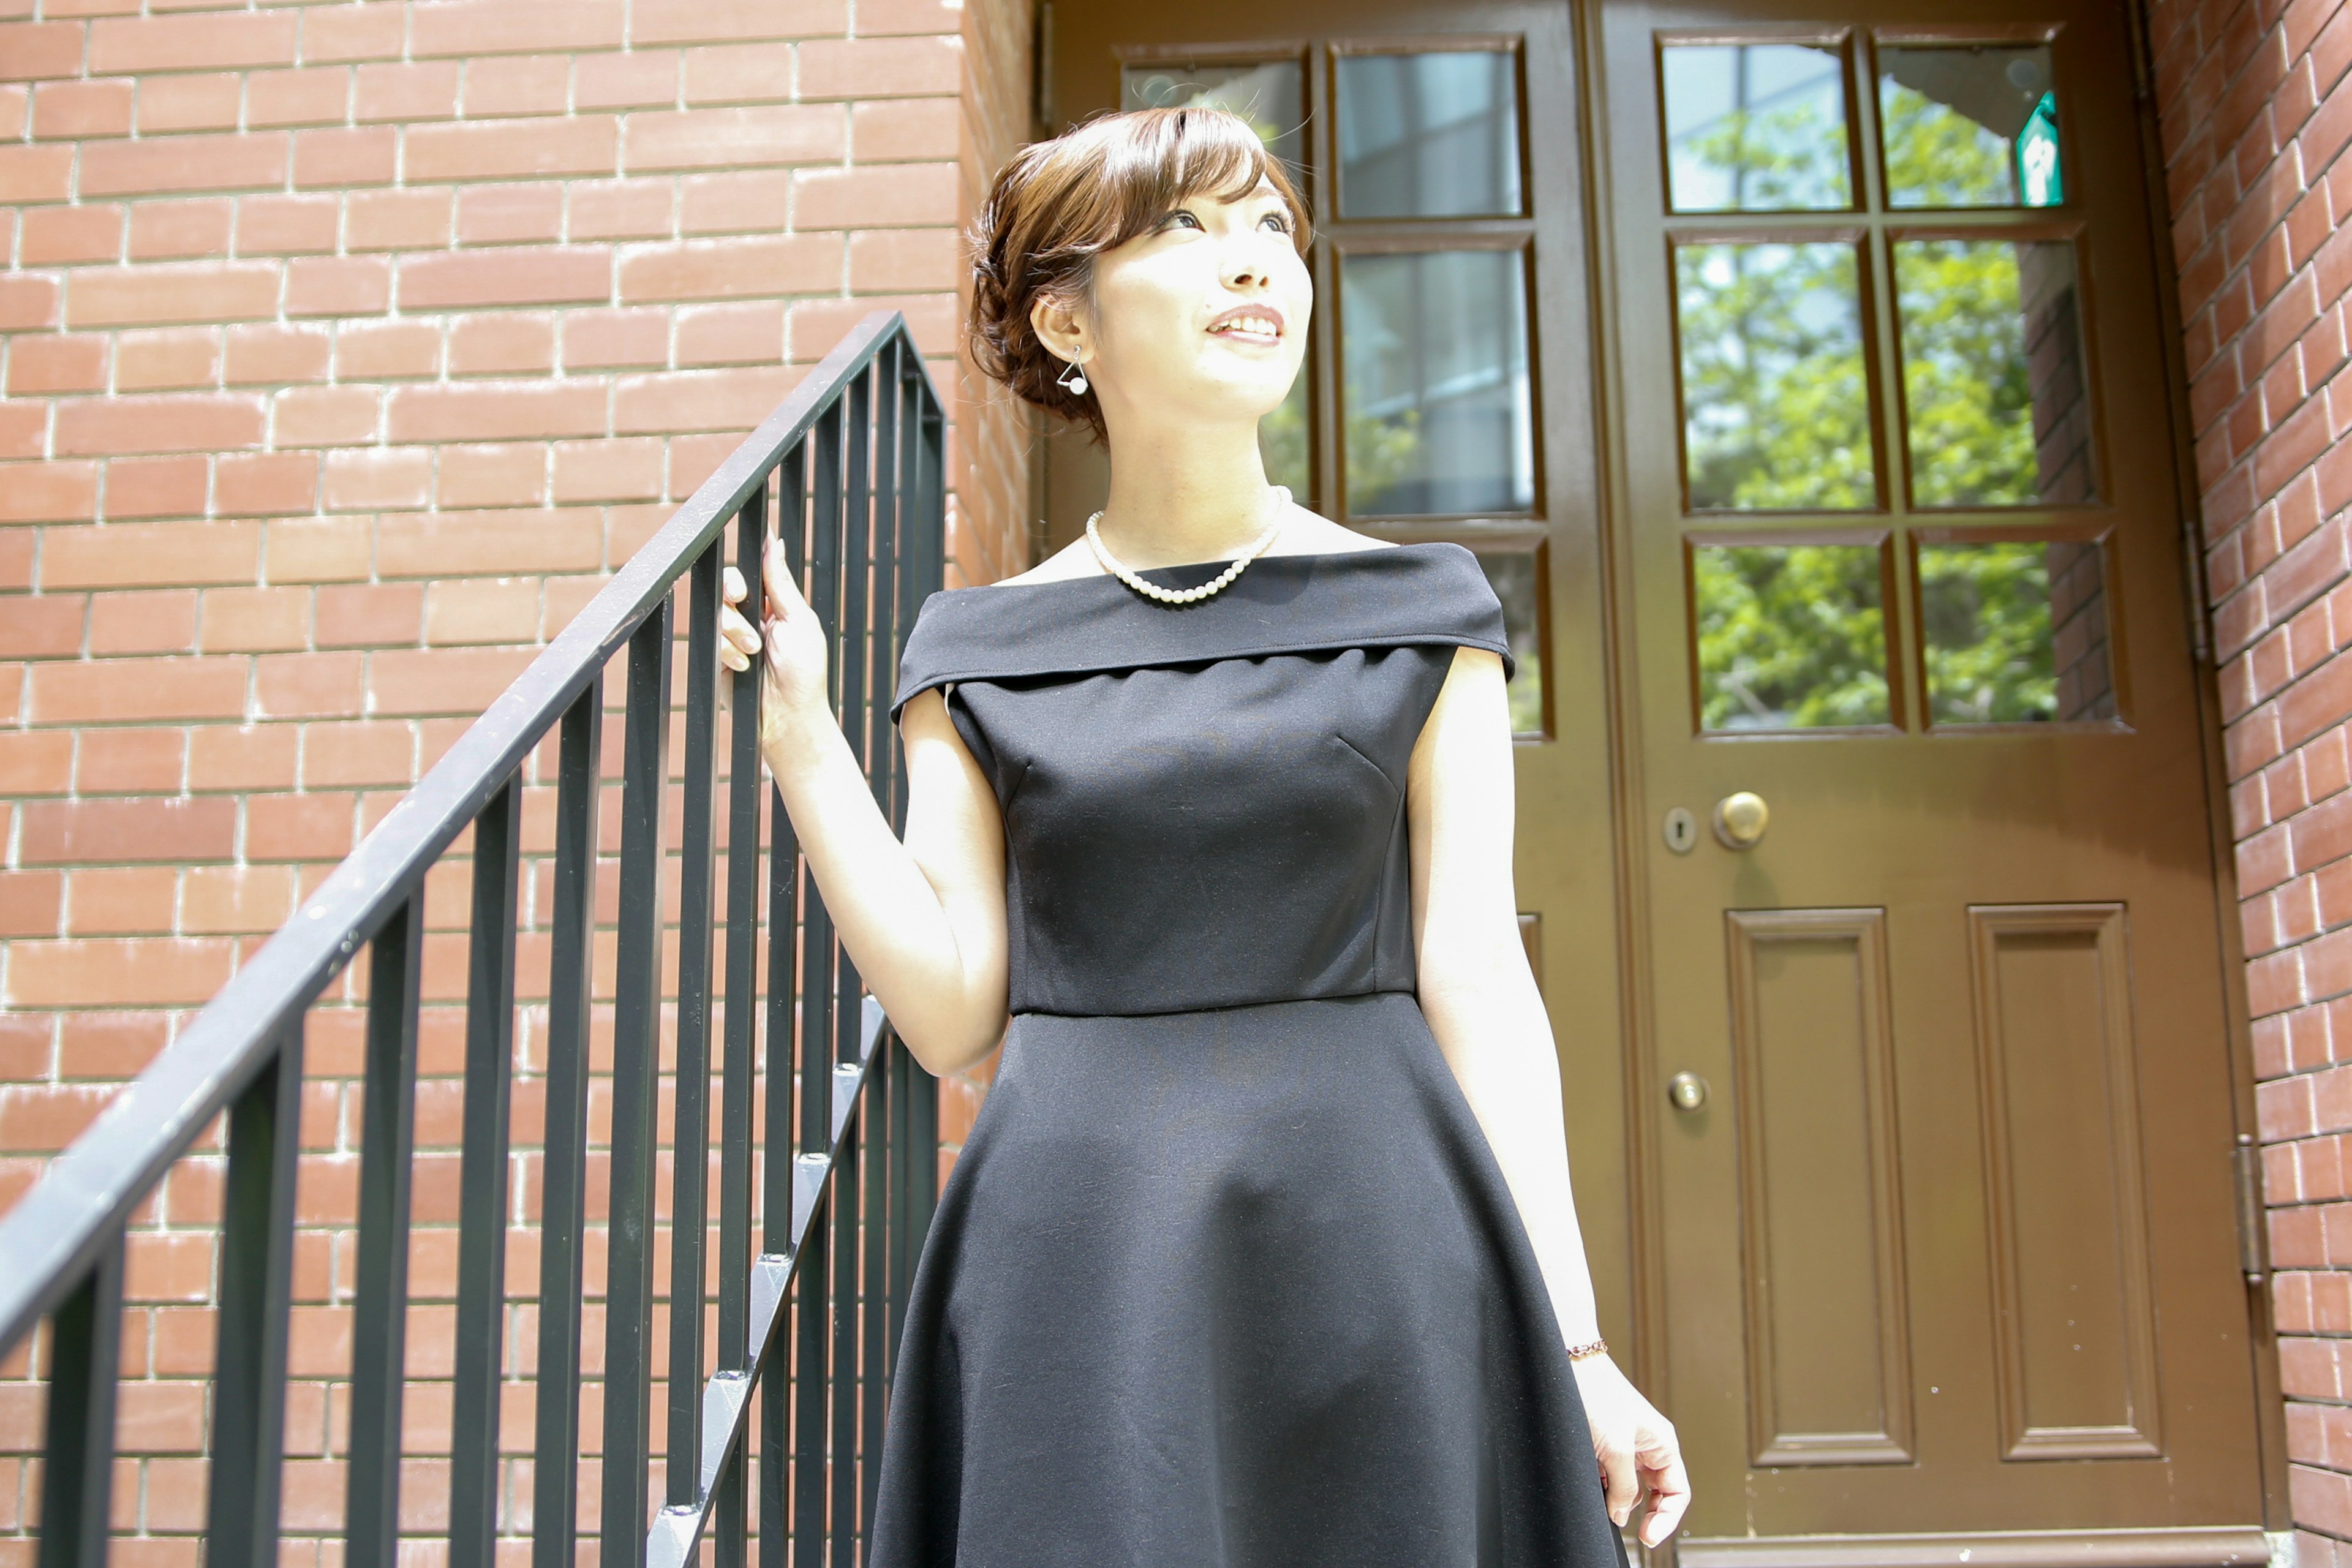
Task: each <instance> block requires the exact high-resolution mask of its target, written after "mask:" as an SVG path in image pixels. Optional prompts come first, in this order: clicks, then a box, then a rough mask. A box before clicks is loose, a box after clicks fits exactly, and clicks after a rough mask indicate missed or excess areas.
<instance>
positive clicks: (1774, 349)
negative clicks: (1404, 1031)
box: [1595, 0, 2263, 1563]
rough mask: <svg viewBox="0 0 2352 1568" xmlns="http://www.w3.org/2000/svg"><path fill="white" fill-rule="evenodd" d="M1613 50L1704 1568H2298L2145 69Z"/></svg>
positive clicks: (1670, 1115)
mask: <svg viewBox="0 0 2352 1568" xmlns="http://www.w3.org/2000/svg"><path fill="white" fill-rule="evenodd" d="M1595 37H1597V39H1598V41H1599V46H1600V48H1601V54H1602V59H1603V75H1602V89H1603V92H1604V94H1605V98H1606V102H1607V109H1606V123H1607V125H1608V128H1609V146H1608V148H1607V150H1606V154H1605V156H1606V161H1607V167H1608V170H1609V174H1610V181H1609V186H1610V189H1611V192H1612V206H1611V212H1610V223H1609V235H1608V240H1607V243H1608V245H1609V246H1610V247H1611V255H1612V268H1611V276H1612V282H1613V285H1614V289H1615V295H1616V297H1615V300H1614V311H1613V321H1614V325H1615V327H1616V330H1617V331H1618V332H1619V333H1620V334H1622V337H1621V342H1620V347H1619V352H1618V353H1616V354H1615V355H1614V356H1613V360H1612V363H1613V364H1614V365H1615V366H1616V367H1617V373H1618V384H1617V389H1616V390H1617V394H1618V395H1617V399H1616V404H1617V406H1618V407H1619V408H1620V409H1621V410H1622V417H1621V418H1620V419H1619V420H1618V421H1616V422H1614V423H1613V424H1612V426H1611V428H1610V431H1609V438H1610V439H1611V441H1612V445H1613V446H1614V447H1615V449H1616V450H1617V452H1618V453H1619V454H1620V456H1621V457H1622V476H1623V486H1624V491H1623V493H1624V496H1625V501H1626V505H1625V514H1624V516H1623V517H1622V519H1621V520H1620V526H1619V527H1618V529H1617V530H1616V531H1615V532H1614V534H1613V537H1614V538H1615V539H1617V540H1619V541H1621V542H1622V557H1621V559H1622V568H1621V576H1620V578H1619V582H1620V585H1621V592H1622V595H1623V598H1622V602H1623V603H1624V604H1625V605H1626V606H1627V615H1626V620H1625V635H1626V641H1625V643H1624V644H1623V645H1622V646H1623V647H1625V649H1626V668H1627V670H1628V684H1627V688H1626V693H1627V700H1628V702H1629V704H1630V708H1631V715H1630V716H1631V720H1632V726H1631V728H1632V732H1633V734H1634V735H1636V736H1637V737H1638V740H1637V742H1636V746H1637V751H1638V763H1639V770H1638V771H1639V774H1640V778H1641V784H1640V789H1639V792H1638V795H1637V797H1636V800H1637V808H1636V809H1637V811H1638V819H1646V824H1647V825H1648V826H1649V831H1645V832H1644V833H1643V834H1642V835H1641V836H1640V840H1639V842H1638V843H1637V844H1635V845H1633V846H1631V847H1630V848H1631V851H1632V853H1633V857H1634V858H1635V859H1636V861H1637V862H1638V863H1639V864H1640V865H1641V867H1642V868H1643V870H1642V874H1641V877H1640V880H1639V886H1640V888H1641V889H1642V893H1643V899H1644V901H1645V913H1644V916H1643V919H1644V923H1645V928H1646V929H1645V931H1644V937H1645V941H1644V946H1645V947H1646V949H1647V951H1648V952H1649V953H1650V954H1651V956H1652V960H1653V974H1652V976H1651V979H1650V982H1649V987H1650V989H1649V993H1648V1003H1649V1016H1650V1017H1651V1019H1652V1021H1653V1031H1654V1032H1653V1037H1652V1042H1651V1052H1650V1060H1651V1061H1652V1062H1653V1064H1654V1071H1655V1077H1656V1079H1657V1080H1658V1081H1656V1082H1655V1083H1654V1084H1652V1085H1650V1086H1649V1087H1648V1089H1647V1092H1646V1094H1645V1095H1644V1097H1643V1098H1644V1100H1646V1104H1645V1105H1644V1107H1643V1111H1642V1112H1641V1114H1643V1116H1644V1117H1646V1118H1648V1119H1650V1131H1649V1135H1650V1137H1651V1138H1652V1139H1653V1140H1654V1143H1653V1145H1652V1146H1653V1147H1654V1150H1655V1153H1656V1159H1655V1167H1654V1169H1655V1174H1656V1178H1657V1184H1658V1185H1657V1199H1656V1205H1655V1210H1654V1212H1656V1213H1657V1214H1658V1215H1659V1216H1660V1222H1661V1223H1660V1232H1659V1237H1658V1240H1659V1249H1658V1253H1657V1258H1658V1264H1657V1267H1656V1269H1655V1272H1654V1275H1653V1276H1652V1279H1653V1281H1654V1284H1655V1285H1656V1287H1657V1288H1658V1289H1659V1292H1660V1297H1661V1300H1662V1306H1661V1309H1660V1310H1659V1311H1658V1313H1657V1314H1656V1318H1655V1319H1654V1320H1653V1321H1662V1322H1663V1326H1664V1355H1663V1358H1662V1362H1663V1367H1664V1373H1665V1376H1664V1404H1665V1407H1666V1408H1667V1410H1668V1413H1669V1414H1670V1415H1672V1416H1673V1417H1674V1419H1675V1424H1676V1426H1677V1428H1678V1430H1679V1431H1680V1433H1681V1435H1682V1437H1683V1440H1684V1444H1685V1453H1686V1455H1687V1457H1688V1458H1689V1459H1690V1461H1691V1464H1692V1468H1693V1479H1694V1487H1695V1494H1696V1495H1695V1500H1694V1504H1693V1508H1692V1511H1691V1514H1690V1516H1689V1520H1688V1522H1687V1524H1686V1526H1685V1536H1686V1537H1687V1539H1686V1541H1685V1543H1684V1544H1683V1546H1682V1549H1681V1550H1682V1552H1683V1554H1684V1555H1685V1556H1686V1557H1688V1558H1690V1559H1692V1560H1693V1561H1694V1562H1696V1563H1714V1562H1716V1561H1717V1560H1721V1561H1723V1562H1726V1563H1728V1562H1730V1561H1731V1560H1733V1559H1735V1558H1738V1559H1743V1560H1750V1561H1754V1562H1757V1563H1762V1562H1767V1561H1771V1562H1790V1563H1796V1562H1812V1561H1821V1562H1828V1561H1833V1560H1835V1559H1837V1558H1838V1557H1839V1556H1840V1555H1841V1553H1842V1552H1844V1551H1845V1548H1843V1547H1841V1546H1840V1545H1839V1544H1838V1541H1839V1539H1840V1538H1866V1537H1870V1536H1874V1535H1894V1534H1901V1535H1904V1536H1906V1538H1909V1540H1910V1544H1909V1545H1908V1546H1906V1548H1904V1550H1905V1551H1906V1552H1917V1553H1920V1554H1922V1556H1921V1558H1920V1560H1923V1561H1925V1560H1934V1561H1950V1562H1959V1561H1981V1560H1984V1559H1985V1558H1987V1557H1989V1556H1990V1555H1997V1554H1998V1553H1999V1552H2026V1553H2027V1554H2028V1556H2029V1558H2030V1557H2031V1556H2032V1554H2033V1553H2034V1552H2039V1553H2040V1554H2041V1555H2042V1557H2043V1558H2048V1557H2051V1556H2053V1555H2054V1554H2057V1553H2060V1552H2064V1551H2092V1550H2095V1545H2094V1543H2095V1542H2099V1541H2105V1542H2109V1543H2110V1544H2111V1545H2113V1546H2114V1547H2115V1549H2116V1550H2122V1551H2131V1550H2137V1551H2151V1550H2163V1551H2167V1552H2180V1553H2182V1554H2183V1560H2184V1561H2196V1560H2201V1559H2203V1558H2207V1557H2210V1559H2211V1560H2214V1561H2221V1560H2223V1559H2225V1558H2227V1557H2228V1556H2229V1555H2231V1553H2242V1552H2250V1551H2253V1550H2256V1549H2258V1547H2259V1543H2260V1539H2261V1538H2260V1537H2259V1535H2257V1534H2255V1533H2253V1531H2254V1530H2255V1528H2256V1527H2257V1526H2258V1523H2259V1521H2260V1520H2261V1518H2262V1513H2263V1509H2262V1501H2263V1499H2262V1487H2261V1475H2260V1441H2259V1436H2258V1433H2257V1428H2256V1420H2255V1405H2254V1394H2255V1386H2256V1385H2255V1381H2254V1368H2253V1364H2252V1352H2251V1345H2250V1334H2249V1325H2250V1315H2249V1311H2250V1303H2249V1300H2248V1297H2247V1293H2246V1289H2245V1286H2244V1283H2243V1279H2242V1275H2241V1273H2240V1271H2239V1265H2238V1237H2237V1235H2236V1231H2235V1226H2234V1223H2233V1219H2232V1213H2231V1154H2232V1150H2233V1147H2234V1141H2235V1127H2236V1122H2235V1112H2234V1109H2233V1101H2232V1092H2233V1087H2234V1086H2233V1082H2232V1077H2231V1071H2232V1069H2231V1057H2230V1051H2229V1038H2230V1037H2229V1028H2228V1019H2227V1016H2226V1015H2225V1012H2224V1005H2225V1000H2224V994H2223V991H2222V986H2221V961H2222V953H2223V951H2224V949H2223V945H2222V938H2221V929H2220V925H2219V920H2220V904H2219V900H2217V897H2216V878H2217V868H2216V867H2215V865H2214V863H2213V860H2212V858H2211V852H2210V842H2211V841H2210V833H2209V822H2210V817H2209V807H2208V803H2207V800H2206V798H2205V795H2204V789H2205V774H2204V766H2203V761H2202V757H2201V753H2200V743H2201V742H2200V714H2199V709H2198V702H2197V693H2196V689H2195V687H2194V686H2193V684H2192V681H2193V679H2195V666H2194V664H2193V661H2192V658H2191V656H2190V650H2189V647H2188V646H2187V637H2186V632H2187V627H2188V623H2189V606H2188V604H2187V601H2186V597H2185V594H2184V589H2183V584H2182V582H2181V561H2182V555H2181V551H2180V547H2179V532H2178V531H2179V526H2180V518H2181V515H2182V510H2183V508H2182V504H2181V498H2180V497H2179V494H2178V493H2177V492H2176V489H2175V486H2174V478H2175V474H2176V472H2177V470H2176V468H2175V467H2174V464H2173V461H2172V459H2171V457H2170V454H2169V451H2168V447H2166V446H2165V445H2164V443H2165V442H2166V441H2167V440H2168V432H2169V430H2170V427H2171V426H2170V418H2169V410H2168V406H2167V405H2166V402H2165V392H2164V389H2165V385H2166V381H2165V377H2166V370H2165V365H2164V363H2163V360H2162V357H2161V355H2160V353H2158V334H2157V328H2158V322H2159V321H2160V319H2161V318H2160V316H2159V313H2158V301H2157V298H2156V295H2155V288H2156V280H2155V273H2154V268H2153V265H2152V261H2151V236H2150V234H2149V231H2148V227H2147V221H2148V220H2147V212H2146V208H2145V203H2144V200H2143V192H2144V189H2145V187H2144V185H2143V184H2142V179H2141V174H2140V170H2139V168H2138V163H2137V160H2138V157H2139V148H2138V143H2137V133H2136V130H2135V126H2136V120H2135V109H2134V105H2133V104H2132V102H2131V100H2130V99H2129V97H2128V92H2129V89H2130V83H2131V80H2132V75H2131V71H2130V68H2129V56H2128V54H2127V53H2126V48H2127V43H2128V40H2127V38H2126V35H2125V33H2124V31H2123V28H2122V25H2121V14H2120V12H2119V10H2116V9H2115V8H2111V7H2107V6H2103V5H2094V4H2090V3H2088V0H2047V3H2042V0H2030V3H2029V0H1989V3H1972V4H1960V3H1958V0H1944V3H1929V4H1912V5H1906V7H1905V8H1904V9H1903V10H1902V11H1900V12H1899V13H1898V12H1895V11H1894V10H1892V9H1891V8H1888V7H1886V6H1884V5H1882V6H1879V7H1876V8H1872V7H1869V6H1864V5H1853V4H1850V3H1849V4H1834V3H1832V4H1825V5H1808V6H1807V7H1806V8H1805V9H1803V10H1799V9H1797V7H1796V6H1795V5H1790V4H1786V3H1778V0H1776V3H1770V4H1739V5H1730V4H1714V5H1634V4H1625V5H1618V4H1610V5H1604V6H1603V7H1602V8H1601V11H1600V13H1599V16H1598V21H1597V26H1596V27H1595ZM1743 794H1744V795H1753V796H1755V797H1759V801H1760V806H1759V805H1758V804H1757V803H1756V802H1739V803H1738V804H1736V805H1735V804H1734V803H1735V802H1738V799H1739V797H1740V796H1741V795H1743ZM1718 803H1723V804H1722V805H1718ZM1678 812H1679V813H1685V814H1687V816H1684V817H1681V818H1679V819H1677V818H1675V816H1671V815H1670V814H1675V813H1678ZM1718 817H1721V818H1722V819H1723V822H1724V826H1722V827H1721V828H1719V829H1718V830H1717V831H1716V832H1709V831H1707V830H1706V827H1704V826H1697V825H1700V824H1706V823H1708V822H1710V821H1711V820H1715V819H1717V818H1718ZM1678 823H1679V824H1683V825H1678ZM1743 824H1744V825H1746V826H1752V827H1754V828H1756V829H1758V830H1759V832H1757V833H1755V834H1752V835H1743V833H1742V832H1741V831H1739V829H1740V828H1741V827H1742V826H1743ZM1661 827H1663V828H1664V831H1663V832H1660V831H1658V829H1660V828H1661ZM1676 1074H1687V1075H1691V1077H1692V1078H1693V1079H1696V1080H1697V1081H1698V1082H1699V1083H1700V1084H1701V1085H1702V1086H1703V1088H1704V1089H1705V1095H1704V1099H1703V1100H1700V1101H1699V1103H1698V1104H1696V1106H1687V1104H1686V1102H1687V1101H1688V1100H1689V1099H1690V1098H1691V1097H1690V1095H1689V1094H1688V1093H1687V1092H1686V1093H1685V1094H1684V1095H1683V1096H1682V1097H1681V1098H1680V1100H1675V1099H1670V1098H1669V1095H1668V1093H1667V1092H1666V1091H1667V1089H1668V1088H1669V1082H1670V1080H1671V1079H1672V1077H1673V1075H1676ZM1998 1531H2035V1532H2044V1533H2042V1534H2040V1535H2038V1536H2019V1535H2009V1536H2002V1537H1988V1536H1987V1535H1986V1533H1985V1532H1998ZM2085 1531H2123V1532H2127V1533H2126V1535H2120V1536H2119V1535H2113V1534H2108V1535H2085V1534H2084V1532H2085ZM2035 1540H2038V1541H2040V1542H2042V1544H2041V1545H2039V1546H2038V1547H2037V1546H2032V1545H2030V1544H2027V1543H2028V1542H2032V1541H2035ZM2125 1542H2131V1543H2136V1544H2131V1545H2125V1544H2123V1543H2125ZM2158 1543H2162V1544H2160V1545H2159V1544H2158ZM1891 1549H1893V1543H1891V1542H1889V1543H1886V1545H1885V1546H1884V1547H1882V1548H1879V1549H1878V1550H1891ZM1855 1550H1857V1551H1864V1554H1865V1555H1866V1554H1867V1553H1866V1551H1865V1549H1864V1548H1863V1547H1860V1546H1857V1547H1856V1548H1855Z"/></svg>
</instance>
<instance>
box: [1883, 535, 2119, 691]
mask: <svg viewBox="0 0 2352 1568" xmlns="http://www.w3.org/2000/svg"><path fill="white" fill-rule="evenodd" d="M2103 568H2104V563H2103V562H2102V560H2101V558H2100V549H2099V546H2098V544H2097V543H2095V542H2074V541H2071V540H2027V541H2021V542H1992V543H1982V544H1968V543H1960V544H1927V543H1922V544H1921V545H1920V546H1919V624H1920V630H1921V633H1922V637H1923V640H1924V643H1925V645H1926V652H1927V717H1928V719H1929V721H1931V722H1933V723H1935V724H1938V725H1953V724H2005V723H2020V722H2032V721H2038V720H2053V719H2112V718H2114V717H2115V716H2116V691H2115V678H2114V669H2113V666H2112V664H2111V663H2110V660H2109V657H2108V647H2107V603H2106V580H2105V572H2104V569H2103Z"/></svg>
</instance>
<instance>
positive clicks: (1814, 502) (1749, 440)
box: [1675, 242, 1877, 510]
mask: <svg viewBox="0 0 2352 1568" xmlns="http://www.w3.org/2000/svg"><path fill="white" fill-rule="evenodd" d="M1675 272H1676V279H1675V281H1676V284H1677V290H1678V293H1679V297H1680V298H1679V309H1678V317H1679V320H1678V326H1679V335H1680V338H1681V343H1682V373H1683V407H1684V421H1685V426H1684V428H1685V441H1686V443H1687V446H1688V450H1689V456H1688V462H1689V465H1690V500H1691V505H1692V506H1694V507H1731V508H1738V509H1741V510H1748V509H1756V508H1822V509H1825V510H1827V509H1836V510H1846V509H1852V508H1857V507H1867V506H1870V505H1873V504H1874V503H1875V501H1876V499H1877V495H1876V486H1875V485H1874V481H1873V475H1874V463H1873V461H1872V452H1871V443H1870V428H1869V418H1868V408H1869V398H1868V395H1867V386H1866V384H1865V382H1864V374H1863V360H1862V331H1861V323H1860V320H1859V315H1858V311H1857V310H1856V306H1855V298H1856V289H1855V277H1854V253H1853V247H1852V246H1851V245H1847V244H1844V243H1843V242H1839V243H1830V244H1811V245H1692V246H1682V247H1677V248H1676V249H1675Z"/></svg>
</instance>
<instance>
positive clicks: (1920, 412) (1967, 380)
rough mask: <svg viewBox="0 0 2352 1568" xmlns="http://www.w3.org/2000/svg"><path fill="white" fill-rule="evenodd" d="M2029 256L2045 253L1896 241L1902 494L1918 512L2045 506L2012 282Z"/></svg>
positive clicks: (2003, 245) (1975, 243)
mask: <svg viewBox="0 0 2352 1568" xmlns="http://www.w3.org/2000/svg"><path fill="white" fill-rule="evenodd" d="M2027 248H2034V249H2050V248H2054V247H2026V246H2022V245H2020V244H2018V243H2017V242H2015V241H2012V240H2000V239H1988V240H1965V239H1906V240H1898V241H1896V242H1895V290H1896V301H1897V306H1898V309H1899V310H1900V313H1901V315H1902V319H1903V396H1904V401H1905V403H1906V410H1905V412H1906V423H1907V426H1908V429H1909V439H1910V443H1911V490H1912V496H1913V499H1914V500H1915V501H1916V503H1917V504H1918V505H1920V506H2022V505H2026V504H2029V503H2031V502H2032V501H2034V500H2039V499H2041V498H2042V473H2041V458H2040V454H2039V453H2038V452H2037V451H2036V449H2035V446H2034V423H2035V422H2034V408H2033V395H2034V387H2033V381H2032V374H2031V372H2032V363H2031V361H2030V359H2029V357H2028V355H2027V353H2026V343H2025V314H2024V307H2023V302H2022V300H2021V292H2022V291H2021V289H2020V287H2019V276H2018V262H2019V253H2020V252H2021V250H2025V249H2027ZM2067 324H2068V325H2069V326H2071V325H2072V322H2071V320H2070V321H2069V322H2068V323H2067Z"/></svg>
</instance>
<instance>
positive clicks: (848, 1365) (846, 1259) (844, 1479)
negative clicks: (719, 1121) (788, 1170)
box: [828, 1121, 858, 1568]
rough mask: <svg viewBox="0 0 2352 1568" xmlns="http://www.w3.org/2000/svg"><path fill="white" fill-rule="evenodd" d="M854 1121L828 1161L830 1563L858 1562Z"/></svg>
mask: <svg viewBox="0 0 2352 1568" xmlns="http://www.w3.org/2000/svg"><path fill="white" fill-rule="evenodd" d="M857 1193H858V1181H857V1123H856V1121H851V1123H850V1124H849V1127H848V1130H847V1131H846V1133H845V1135H844V1136H843V1138H842V1140H841V1147H840V1149H839V1150H838V1151H837V1152H835V1156H834V1162H833V1379H832V1382H833V1387H832V1389H831V1392H830V1394H829V1395H828V1397H829V1398H830V1400H831V1402H832V1405H833V1467H832V1474H833V1510H832V1520H833V1531H832V1539H833V1568H857V1413H858V1399H857Z"/></svg>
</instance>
